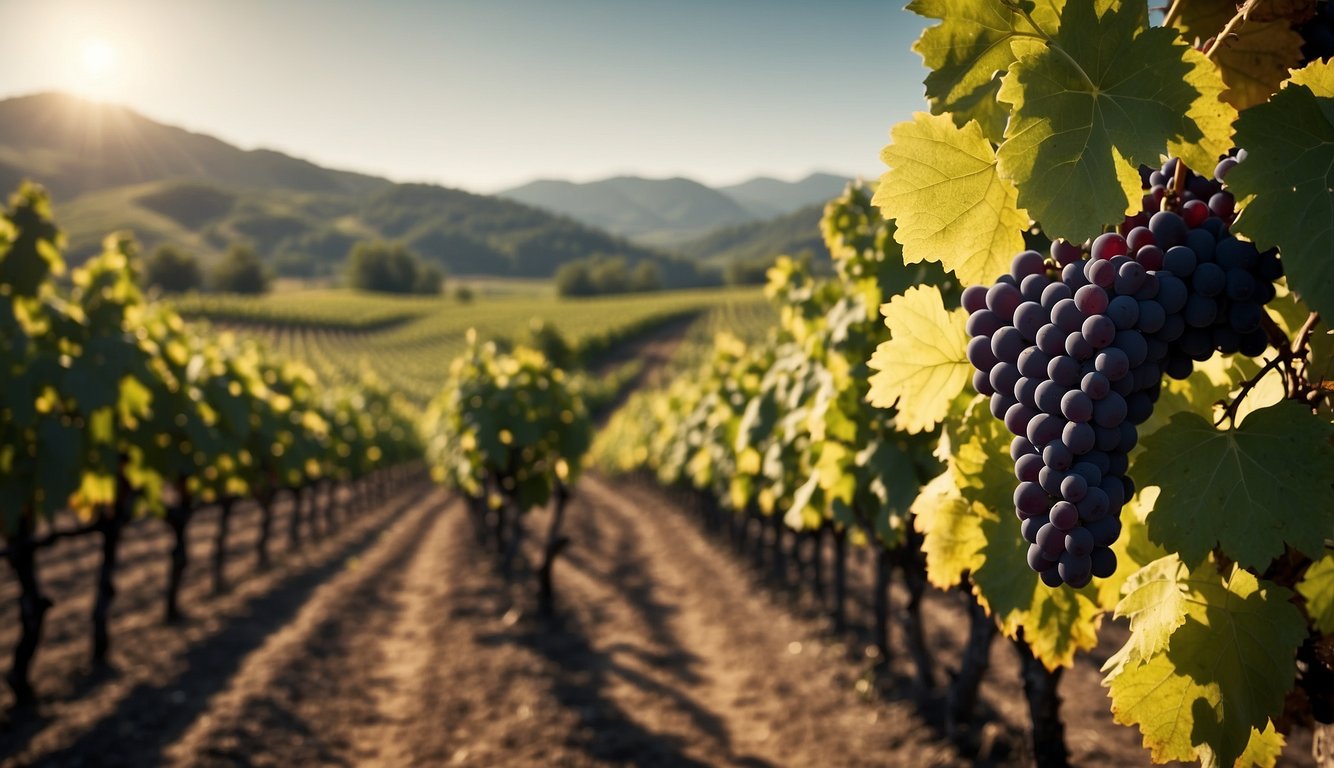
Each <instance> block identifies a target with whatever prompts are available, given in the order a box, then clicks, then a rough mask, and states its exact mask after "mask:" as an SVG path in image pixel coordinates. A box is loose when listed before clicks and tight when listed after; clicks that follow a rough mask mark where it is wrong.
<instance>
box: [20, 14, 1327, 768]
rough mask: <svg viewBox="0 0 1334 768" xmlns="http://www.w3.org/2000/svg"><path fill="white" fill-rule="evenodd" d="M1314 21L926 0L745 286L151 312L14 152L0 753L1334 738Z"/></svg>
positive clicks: (701, 750) (1036, 761)
mask: <svg viewBox="0 0 1334 768" xmlns="http://www.w3.org/2000/svg"><path fill="white" fill-rule="evenodd" d="M1329 8H1330V5H1329V4H1328V3H1323V2H1322V3H1265V2H1263V0H1248V2H1246V3H1245V4H1244V5H1243V6H1241V7H1240V8H1237V7H1234V6H1233V5H1232V4H1231V3H1230V2H1214V1H1213V0H1201V1H1200V2H1189V3H1187V2H1184V1H1183V0H1178V2H1176V3H1173V4H1172V5H1171V7H1170V8H1167V9H1163V10H1154V11H1152V12H1150V10H1149V9H1147V8H1146V7H1144V6H1143V5H1134V4H1120V3H1116V2H1112V1H1111V0H1065V1H1064V2H1061V1H1060V0H1057V1H1056V2H1048V3H1043V4H1034V3H1032V2H1028V1H1027V0H984V1H981V2H953V1H952V0H914V2H913V3H912V4H911V5H910V6H909V10H911V11H913V12H915V13H917V14H919V15H921V16H924V17H926V18H928V19H930V20H932V22H933V26H930V27H929V28H927V29H926V31H925V32H924V33H923V35H922V37H921V38H920V40H919V41H918V42H917V43H916V45H915V50H916V51H917V52H918V53H920V54H921V56H922V58H923V60H924V62H925V64H926V65H927V67H928V68H929V69H930V70H931V73H930V74H929V75H928V76H927V78H926V81H925V86H926V95H927V99H928V102H929V106H930V111H929V112H918V113H916V114H914V115H912V116H911V118H910V119H908V120H906V121H904V122H900V123H898V124H897V125H895V126H894V127H893V128H892V129H891V131H890V143H889V144H888V146H886V147H885V149H884V151H883V153H882V156H881V159H882V160H883V163H884V165H885V166H886V170H885V172H884V173H883V175H882V176H881V178H880V179H878V180H877V181H875V182H871V183H864V182H856V183H853V184H851V185H849V186H848V188H847V189H846V190H845V192H844V193H843V194H842V195H841V196H839V197H837V198H836V199H834V200H831V201H830V202H829V203H828V204H827V205H826V207H825V210H824V215H823V218H822V220H821V223H820V228H821V234H822V236H823V238H824V241H825V243H826V245H827V248H828V251H829V253H830V254H831V255H832V256H833V262H834V263H833V269H832V274H830V273H828V270H825V271H821V269H819V268H818V267H817V266H816V265H812V264H811V263H810V262H809V261H808V260H800V259H793V258H789V257H786V256H779V257H777V259H776V261H775V263H774V265H773V267H772V268H771V269H769V271H768V273H767V276H768V282H767V285H766V286H765V289H764V297H763V298H760V297H759V296H757V295H756V292H755V291H753V290H742V289H737V290H728V291H689V292H674V293H663V294H656V295H651V296H646V295H637V296H632V297H611V298H601V299H588V300H574V301H572V300H568V299H566V300H556V299H553V298H547V297H543V296H537V295H532V296H522V297H502V298H495V297H488V298H483V299H477V300H474V301H472V302H460V301H459V300H457V299H443V298H393V299H390V298H385V297H377V296H374V295H371V294H356V293H351V292H345V291H320V292H300V293H291V294H282V295H277V296H272V297H266V298H241V297H226V296H223V297H218V296H198V297H188V298H182V299H177V300H175V301H174V302H172V303H167V302H162V301H156V300H153V299H151V298H149V297H146V296H145V295H144V294H143V293H142V292H141V291H140V289H139V287H138V270H139V269H140V266H139V258H138V254H137V251H136V246H135V244H134V242H133V240H132V239H131V238H129V237H128V236H127V235H124V234H112V235H110V236H109V237H108V238H107V239H106V241H105V244H104V249H103V252H102V253H101V254H100V255H99V256H97V257H95V258H93V259H92V260H91V261H89V262H88V263H87V264H85V265H83V266H81V267H79V268H77V269H74V270H69V271H68V273H67V270H66V265H65V262H64V259H63V257H62V247H63V238H62V235H61V234H60V231H59V229H58V227H57V225H56V222H54V221H53V220H52V216H51V211H50V207H49V204H48V202H47V200H46V197H45V195H44V193H43V192H42V190H41V189H40V188H39V187H37V186H36V185H32V184H25V186H24V187H23V188H21V189H20V191H19V192H18V193H17V194H16V195H15V196H14V197H13V199H12V200H11V203H10V206H9V208H8V210H6V211H5V212H4V216H3V218H0V289H2V290H0V364H3V366H4V370H5V375H6V377H7V378H6V387H5V389H4V392H3V398H4V399H3V400H2V401H0V431H2V432H3V436H4V439H3V442H0V502H2V503H3V507H4V508H3V518H2V520H3V529H2V530H3V537H4V541H3V551H2V552H0V553H2V554H3V555H4V557H5V560H6V562H7V563H8V566H9V567H8V570H7V573H6V576H5V580H4V581H0V607H3V608H4V610H6V611H9V612H10V613H9V615H12V616H14V617H15V619H13V620H9V621H7V622H5V623H4V624H3V625H2V628H0V645H3V647H4V648H5V649H6V650H7V651H10V650H12V656H11V662H10V664H9V667H8V669H7V673H6V682H7V683H8V689H9V695H10V701H9V702H7V703H9V704H11V705H12V707H11V711H10V713H9V715H8V717H7V719H6V720H5V721H4V722H3V725H2V726H0V765H6V766H7V765H11V764H12V765H28V764H50V765H79V764H99V765H148V764H154V765H155V764H171V765H235V764H262V765H270V764H272V765H298V764H299V765H305V764H347V765H351V764H385V765H436V764H446V763H453V764H476V765H545V764H562V765H564V764H570V765H625V764H635V765H762V766H771V765H775V766H776V765H868V766H869V765H900V764H911V765H919V764H920V765H970V764H982V765H1038V766H1042V768H1047V767H1049V766H1067V765H1141V764H1149V763H1183V762H1184V763H1199V764H1201V765H1205V766H1251V765H1258V766H1274V765H1298V766H1306V765H1309V766H1317V767H1319V768H1324V767H1326V766H1331V765H1334V332H1331V331H1330V329H1329V327H1328V323H1327V320H1326V319H1324V318H1328V317H1329V316H1330V315H1331V313H1334V294H1331V288H1330V285H1331V281H1330V279H1329V278H1330V277H1331V272H1330V269H1329V266H1328V265H1329V263H1330V261H1329V245H1328V243H1329V239H1330V237H1331V236H1334V149H1331V148H1334V65H1331V64H1330V63H1329V62H1328V61H1327V60H1326V59H1325V58H1322V57H1323V56H1324V55H1325V54H1328V53H1331V52H1334V49H1331V48H1330V47H1329V46H1327V45H1326V43H1329V42H1331V41H1334V33H1331V31H1330V30H1331V29H1334V26H1331V24H1330V22H1329V19H1330V18H1331V11H1330V10H1329ZM1322 46H1323V47H1322Z"/></svg>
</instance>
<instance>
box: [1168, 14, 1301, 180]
mask: <svg viewBox="0 0 1334 768" xmlns="http://www.w3.org/2000/svg"><path fill="white" fill-rule="evenodd" d="M1236 12H1237V5H1236V3H1234V2H1233V0H1191V2H1189V3H1181V13H1180V15H1178V16H1177V20H1176V24H1175V26H1176V27H1177V28H1178V29H1180V30H1181V34H1182V36H1183V37H1185V38H1186V40H1187V41H1188V42H1194V41H1195V40H1200V41H1201V42H1203V41H1205V40H1209V39H1210V38H1213V37H1214V36H1215V35H1217V34H1218V33H1219V32H1220V31H1222V29H1223V27H1224V26H1226V25H1227V23H1228V21H1229V20H1230V19H1231V18H1232V16H1233V15H1234V14H1235V13H1236ZM1301 58H1302V36H1301V35H1299V34H1297V33H1296V32H1295V31H1293V29H1292V25H1291V24H1290V23H1289V22H1288V21H1287V20H1286V19H1284V20H1278V21H1256V20H1255V19H1254V18H1249V19H1247V21H1246V22H1245V23H1243V24H1241V25H1240V26H1238V27H1236V28H1234V29H1233V31H1232V34H1231V35H1230V36H1229V38H1228V39H1227V40H1225V41H1224V42H1223V44H1222V46H1221V47H1219V49H1218V52H1217V53H1215V54H1214V61H1216V62H1217V63H1218V69H1219V71H1220V74H1221V75H1222V77H1223V82H1224V83H1225V84H1226V85H1227V90H1226V91H1224V92H1223V100H1224V101H1226V102H1227V103H1229V104H1231V105H1232V106H1234V107H1236V108H1237V109H1246V108H1247V107H1253V106H1255V105H1256V104H1263V103H1264V102H1266V101H1268V100H1269V96H1270V94H1272V93H1274V92H1275V91H1277V90H1278V88H1279V84H1280V83H1282V82H1283V81H1284V80H1286V79H1288V70H1289V69H1292V68H1293V67H1296V66H1298V65H1299V64H1300V63H1301ZM1201 170H1206V171H1207V170H1210V169H1201Z"/></svg>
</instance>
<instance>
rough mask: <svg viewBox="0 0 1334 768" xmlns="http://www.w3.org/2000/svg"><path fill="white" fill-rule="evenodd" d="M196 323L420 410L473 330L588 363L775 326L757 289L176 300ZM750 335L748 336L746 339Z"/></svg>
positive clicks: (334, 293)
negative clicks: (681, 330)
mask: <svg viewBox="0 0 1334 768" xmlns="http://www.w3.org/2000/svg"><path fill="white" fill-rule="evenodd" d="M175 304H176V306H177V308H178V309H179V310H180V311H181V313H182V314H183V315H185V316H186V317H187V318H190V319H199V320H207V321H210V322H212V323H213V324H214V325H216V326H218V327H220V328H224V329H228V330H233V331H236V332H238V333H241V334H243V335H247V336H251V337H253V338H257V339H260V340H261V341H263V342H265V343H266V344H268V345H269V346H270V347H271V348H273V349H274V350H275V351H277V352H279V353H281V354H285V355H287V356H290V357H291V358H293V359H296V360H302V361H304V362H306V363H307V364H309V365H310V366H311V367H312V368H314V369H315V371H316V372H317V373H319V374H320V376H321V378H323V379H326V380H328V381H330V382H339V381H348V380H353V379H356V378H357V377H359V376H360V375H361V373H362V372H363V371H365V370H370V371H371V372H373V373H374V374H375V375H376V376H378V377H379V378H381V379H383V380H385V381H386V382H388V383H389V384H390V385H392V386H393V387H394V388H395V389H397V390H399V391H400V392H402V393H403V394H404V395H405V396H407V397H408V398H409V399H410V400H412V401H413V402H414V403H416V404H418V405H423V404H425V403H426V402H427V401H429V400H430V399H431V398H432V397H434V396H435V394H436V393H437V392H438V391H439V389H440V385H441V382H443V381H444V379H445V375H446V373H447V372H448V370H449V364H450V361H451V360H452V359H453V358H454V357H455V356H456V355H457V354H458V353H459V352H460V351H461V350H462V349H463V346H464V344H465V338H466V334H467V331H468V329H469V328H475V329H476V330H477V333H478V335H479V336H480V337H481V338H483V339H502V338H503V339H509V340H517V341H522V340H523V339H524V338H525V337H527V336H528V334H529V329H530V328H532V327H533V326H534V325H535V324H537V323H548V324H551V325H552V326H554V327H555V328H557V329H558V330H559V331H560V332H561V334H562V335H563V336H564V337H565V338H566V340H567V341H568V342H570V343H571V344H572V345H573V346H574V347H575V348H577V349H580V350H585V351H587V352H590V353H596V351H598V350H600V349H603V348H606V347H607V346H609V345H611V344H613V343H615V342H617V341H618V340H621V339H623V338H625V337H627V336H630V335H633V334H634V333H636V332H639V331H642V330H646V329H648V328H651V327H653V326H655V325H658V324H660V323H662V322H664V321H666V320H668V319H671V318H675V317H682V316H685V315H703V317H702V319H701V320H700V324H699V325H700V327H706V328H709V329H723V328H736V329H737V331H736V332H739V333H743V334H749V333H752V332H754V330H755V329H756V328H758V329H760V330H759V333H761V334H762V333H763V330H762V329H763V328H764V327H766V326H767V325H769V324H772V323H773V322H776V316H775V315H774V313H773V311H772V309H771V308H770V306H769V304H768V302H767V301H766V300H765V299H764V297H763V296H762V295H761V293H760V291H759V290H758V289H755V288H742V289H704V290H692V291H673V292H664V293H653V294H635V295H623V296H614V297H602V298H591V299H559V298H556V297H554V296H549V295H547V296H543V295H533V296H513V295H512V296H494V297H493V296H479V297H478V298H477V299H475V300H473V301H470V302H466V303H461V302H459V301H457V300H454V299H452V298H443V297H429V298H423V297H391V296H385V295H382V294H367V293H356V292H352V291H340V290H319V291H297V292H287V293H282V294H274V295H269V296H262V297H240V296H188V297H182V298H179V299H176V300H175ZM747 329H749V330H747Z"/></svg>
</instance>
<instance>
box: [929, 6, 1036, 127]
mask: <svg viewBox="0 0 1334 768" xmlns="http://www.w3.org/2000/svg"><path fill="white" fill-rule="evenodd" d="M908 10H910V11H912V12H913V13H916V14H918V15H919V16H925V17H927V18H930V19H940V20H941V22H942V23H940V24H937V25H935V26H933V27H929V28H928V29H926V30H925V31H924V32H922V36H921V38H919V39H918V40H917V42H916V43H914V44H913V50H914V51H916V52H917V53H918V54H920V55H921V57H922V63H923V64H925V65H926V67H927V68H928V69H930V70H932V71H931V74H929V75H927V76H926V98H927V100H928V101H930V102H931V111H932V113H934V114H937V115H939V114H945V113H953V116H954V119H955V121H957V123H958V124H959V126H960V127H962V126H963V125H965V124H966V123H968V122H969V121H970V120H976V121H977V122H978V123H979V124H980V125H981V128H982V130H983V132H984V133H985V134H986V137H987V138H988V139H990V140H991V141H992V142H993V143H997V144H998V143H1000V140H1001V137H1002V134H1003V133H1004V131H1005V121H1006V119H1007V118H1008V117H1009V114H1008V110H1006V109H1005V107H1004V105H1002V104H1000V103H999V102H998V101H996V89H997V88H998V87H999V86H1000V82H999V80H998V79H997V78H996V73H997V72H1004V71H1005V70H1007V69H1009V68H1010V65H1011V64H1013V63H1014V54H1013V53H1011V52H1010V41H1011V40H1013V39H1014V38H1015V37H1016V36H1019V35H1032V34H1034V30H1033V26H1032V25H1031V24H1029V22H1028V20H1027V19H1026V18H1024V16H1023V15H1022V14H1020V13H1018V12H1017V11H1016V10H1015V9H1013V8H1011V7H1010V6H1007V5H1006V4H1005V3H1001V2H976V0H913V2H911V3H909V4H908ZM1032 14H1033V17H1034V19H1035V20H1036V21H1037V22H1038V23H1039V24H1040V25H1042V26H1043V27H1044V28H1046V29H1050V30H1055V29H1056V28H1057V27H1058V26H1059V23H1060V22H1059V16H1060V9H1059V3H1056V2H1050V0H1047V1H1044V2H1041V3H1038V4H1037V5H1036V6H1035V7H1034V8H1033V11H1032Z"/></svg>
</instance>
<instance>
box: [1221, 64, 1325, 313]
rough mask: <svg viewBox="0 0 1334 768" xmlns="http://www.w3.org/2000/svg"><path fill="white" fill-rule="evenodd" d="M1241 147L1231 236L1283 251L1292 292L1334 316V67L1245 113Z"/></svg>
mask: <svg viewBox="0 0 1334 768" xmlns="http://www.w3.org/2000/svg"><path fill="white" fill-rule="evenodd" d="M1237 143H1238V145H1239V146H1243V147H1246V152H1247V158H1246V162H1244V163H1241V164H1240V165H1238V166H1237V167H1236V168H1233V169H1232V170H1231V171H1230V172H1229V173H1228V177H1227V181H1228V186H1229V187H1231V189H1232V191H1233V192H1234V194H1236V195H1237V197H1238V199H1239V200H1242V202H1243V203H1244V207H1243V208H1242V212H1241V215H1240V216H1238V218H1237V221H1236V223H1235V225H1234V227H1233V228H1234V229H1235V230H1236V231H1238V232H1241V233H1243V234H1245V235H1246V236H1247V237H1249V238H1251V239H1252V240H1254V241H1255V242H1256V244H1257V245H1258V246H1260V247H1261V248H1267V247H1269V246H1272V245H1277V246H1278V247H1279V248H1280V249H1281V250H1282V252H1283V268H1284V271H1285V272H1286V274H1287V277H1288V285H1289V287H1291V288H1292V290H1294V291H1296V292H1297V293H1299V294H1301V297H1302V299H1303V300H1304V301H1305V302H1306V303H1307V304H1308V305H1309V306H1310V307H1311V308H1312V309H1314V310H1315V311H1317V312H1320V313H1321V314H1323V315H1324V316H1326V317H1331V316H1334V261H1331V260H1330V258H1329V242H1330V240H1331V239H1334V194H1331V191H1332V190H1334V64H1332V63H1330V62H1319V61H1317V62H1314V63H1312V64H1309V65H1307V66H1306V67H1305V68H1303V69H1301V70H1298V71H1297V72H1296V73H1294V74H1293V77H1292V79H1291V80H1290V81H1289V82H1288V84H1287V85H1286V86H1285V87H1284V88H1283V89H1282V90H1281V91H1279V92H1278V93H1276V94H1274V97H1273V98H1272V99H1270V100H1269V103H1267V104H1259V105H1257V106H1255V107H1253V108H1251V109H1248V110H1246V111H1245V112H1244V113H1243V114H1242V115H1241V117H1239V118H1238V119H1237ZM1246 198H1249V199H1246Z"/></svg>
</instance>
